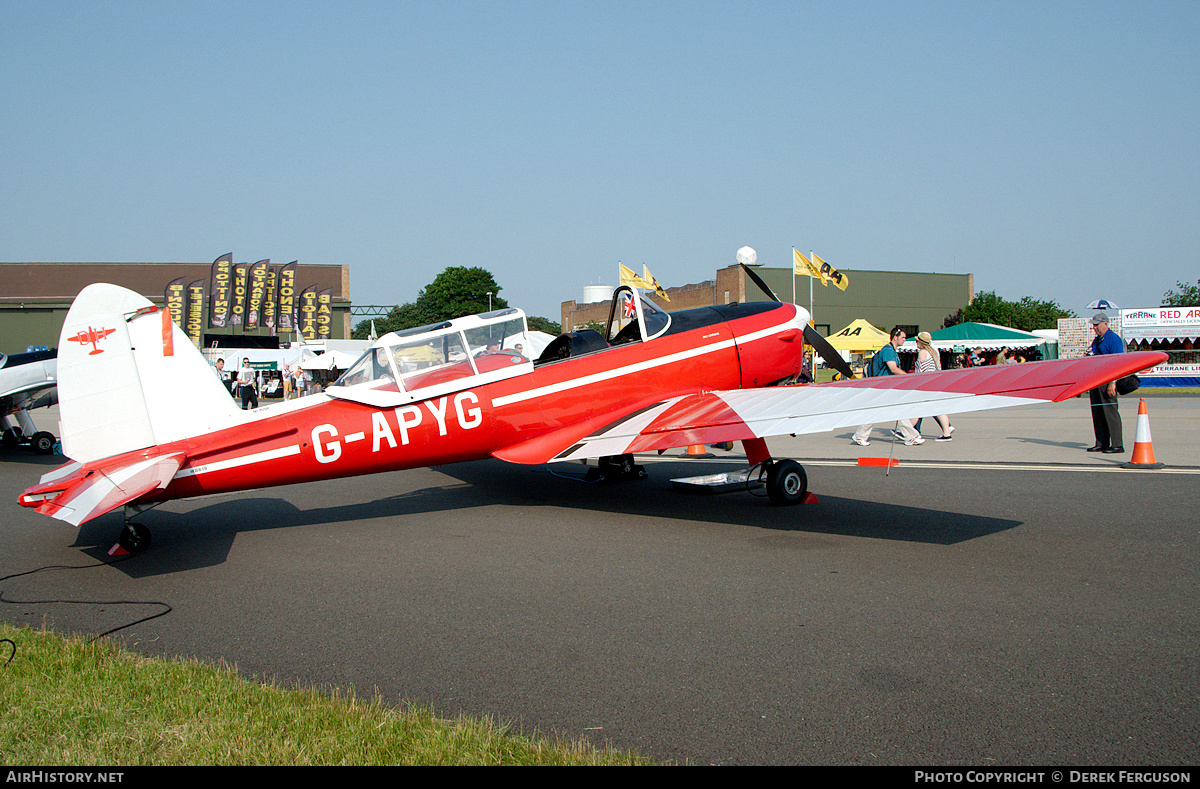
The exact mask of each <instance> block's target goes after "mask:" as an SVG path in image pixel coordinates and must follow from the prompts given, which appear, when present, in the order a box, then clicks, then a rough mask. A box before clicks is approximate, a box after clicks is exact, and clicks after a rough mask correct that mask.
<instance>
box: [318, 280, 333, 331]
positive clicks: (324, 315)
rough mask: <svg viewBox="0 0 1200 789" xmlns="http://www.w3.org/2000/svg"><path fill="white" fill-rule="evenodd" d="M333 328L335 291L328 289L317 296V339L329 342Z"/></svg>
mask: <svg viewBox="0 0 1200 789" xmlns="http://www.w3.org/2000/svg"><path fill="white" fill-rule="evenodd" d="M332 326H333V290H332V289H331V288H326V289H325V290H323V291H321V292H319V293H318V294H317V337H319V338H320V339H322V340H328V339H329V337H330V329H331V328H332Z"/></svg>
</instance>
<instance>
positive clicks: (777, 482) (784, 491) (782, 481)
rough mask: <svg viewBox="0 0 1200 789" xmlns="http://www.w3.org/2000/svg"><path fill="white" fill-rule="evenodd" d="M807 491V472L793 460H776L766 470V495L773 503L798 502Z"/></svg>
mask: <svg viewBox="0 0 1200 789" xmlns="http://www.w3.org/2000/svg"><path fill="white" fill-rule="evenodd" d="M807 493H808V474H806V473H805V472H804V466H801V465H800V464H799V463H797V462H796V461H794V460H776V461H773V462H772V463H771V467H770V469H768V471H767V496H769V497H770V499H771V501H772V502H774V503H775V504H799V503H800V502H802V501H804V496H805V495H806V494H807Z"/></svg>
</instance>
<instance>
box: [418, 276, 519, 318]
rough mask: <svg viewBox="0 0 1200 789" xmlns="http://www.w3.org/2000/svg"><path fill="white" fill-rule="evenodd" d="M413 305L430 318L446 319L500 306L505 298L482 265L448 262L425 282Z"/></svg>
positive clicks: (504, 305)
mask: <svg viewBox="0 0 1200 789" xmlns="http://www.w3.org/2000/svg"><path fill="white" fill-rule="evenodd" d="M489 294H490V295H489ZM417 306H418V307H419V308H420V309H421V310H422V312H424V313H426V314H428V315H431V316H433V320H434V321H447V320H450V319H451V318H461V317H462V316H463V315H474V314H475V313H477V312H487V311H488V310H489V309H493V310H500V309H504V308H505V307H507V306H508V302H507V301H505V300H504V299H502V298H500V286H499V285H497V284H496V280H495V279H494V278H493V277H492V275H491V273H490V272H489V271H487V270H486V269H482V268H479V267H477V266H476V267H472V268H466V267H463V266H451V267H450V268H447V269H446V270H445V271H443V272H442V273H441V274H438V275H437V278H436V279H434V281H433V282H431V283H429V284H428V285H426V286H425V289H424V290H422V291H421V293H420V295H418V296H417Z"/></svg>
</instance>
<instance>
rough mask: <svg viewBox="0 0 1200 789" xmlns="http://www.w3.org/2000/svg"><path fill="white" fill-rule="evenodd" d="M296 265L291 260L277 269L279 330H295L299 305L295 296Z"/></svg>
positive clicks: (295, 262)
mask: <svg viewBox="0 0 1200 789" xmlns="http://www.w3.org/2000/svg"><path fill="white" fill-rule="evenodd" d="M296 265H297V261H295V260H293V261H292V262H291V263H288V264H287V265H286V266H283V267H282V268H281V269H279V279H278V283H277V285H276V288H277V290H278V293H279V301H278V304H279V310H278V313H277V316H278V325H279V331H295V330H296V319H297V309H298V307H299V306H300V303H299V301H298V300H297V298H296Z"/></svg>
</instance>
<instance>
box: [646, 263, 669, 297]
mask: <svg viewBox="0 0 1200 789" xmlns="http://www.w3.org/2000/svg"><path fill="white" fill-rule="evenodd" d="M642 279H643V280H644V281H645V282H646V285H647V287H649V288H650V290H652V291H654V292H655V293H657V294H658V295H660V296H662V297H663V298H664V299H666V300H667V301H670V300H671V297H670V296H668V295H667V292H666V290H664V289H663V286H662V285H660V284H658V280H656V279H655V278H654V277H653V276H652V275H651V274H650V269H648V268H646V264H645V263H643V264H642Z"/></svg>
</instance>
